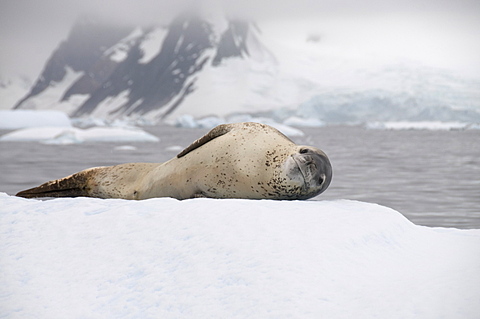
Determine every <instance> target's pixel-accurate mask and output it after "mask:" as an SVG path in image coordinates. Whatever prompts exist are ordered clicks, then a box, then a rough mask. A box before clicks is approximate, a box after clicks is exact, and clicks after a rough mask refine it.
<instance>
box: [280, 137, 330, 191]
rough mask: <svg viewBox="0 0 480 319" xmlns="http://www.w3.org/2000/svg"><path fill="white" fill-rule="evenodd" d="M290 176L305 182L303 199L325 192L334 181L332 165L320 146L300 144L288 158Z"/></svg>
mask: <svg viewBox="0 0 480 319" xmlns="http://www.w3.org/2000/svg"><path fill="white" fill-rule="evenodd" d="M287 166H288V174H287V175H288V176H289V177H290V178H291V179H293V180H297V181H300V182H301V183H303V187H304V193H303V196H302V199H307V198H311V197H314V196H317V195H319V194H321V193H323V192H324V191H325V190H326V189H327V187H328V186H329V185H330V182H331V181H332V165H331V164H330V161H329V159H328V157H327V155H326V154H325V153H324V152H323V151H321V150H319V149H318V148H315V147H311V146H299V147H298V149H297V151H296V152H295V153H293V154H292V155H291V156H290V158H289V159H288V160H287Z"/></svg>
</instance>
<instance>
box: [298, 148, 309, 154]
mask: <svg viewBox="0 0 480 319" xmlns="http://www.w3.org/2000/svg"><path fill="white" fill-rule="evenodd" d="M306 153H308V149H307V148H302V149H301V150H300V154H306Z"/></svg>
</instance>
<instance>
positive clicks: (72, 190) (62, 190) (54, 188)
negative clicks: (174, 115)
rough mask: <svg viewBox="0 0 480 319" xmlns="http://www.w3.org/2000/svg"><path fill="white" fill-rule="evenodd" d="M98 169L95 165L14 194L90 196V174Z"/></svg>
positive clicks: (35, 196) (28, 196) (33, 196)
mask: <svg viewBox="0 0 480 319" xmlns="http://www.w3.org/2000/svg"><path fill="white" fill-rule="evenodd" d="M97 169H100V167H95V168H91V169H87V170H84V171H81V172H78V173H75V174H73V175H70V176H67V177H64V178H61V179H57V180H53V181H49V182H46V183H44V184H42V185H40V186H37V187H34V188H30V189H27V190H24V191H21V192H19V193H18V194H17V195H16V196H19V197H24V198H37V197H80V196H85V197H89V196H91V195H90V194H91V192H90V191H91V189H90V186H89V180H90V176H91V174H92V172H93V171H95V170H97Z"/></svg>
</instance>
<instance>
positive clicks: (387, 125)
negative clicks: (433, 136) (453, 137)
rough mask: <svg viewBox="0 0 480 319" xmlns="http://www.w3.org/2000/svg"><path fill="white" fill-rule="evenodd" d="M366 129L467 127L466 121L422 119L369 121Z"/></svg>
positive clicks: (446, 129)
mask: <svg viewBox="0 0 480 319" xmlns="http://www.w3.org/2000/svg"><path fill="white" fill-rule="evenodd" d="M366 127H367V128H368V129H374V130H431V131H450V130H464V129H466V128H468V127H469V124H468V123H461V122H438V121H433V122H432V121H422V122H409V121H399V122H370V123H367V124H366Z"/></svg>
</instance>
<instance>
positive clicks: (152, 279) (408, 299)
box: [0, 193, 480, 319]
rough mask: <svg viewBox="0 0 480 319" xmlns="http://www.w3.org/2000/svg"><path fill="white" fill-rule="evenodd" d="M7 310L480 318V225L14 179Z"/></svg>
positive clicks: (2, 286) (1, 243) (4, 248)
mask: <svg viewBox="0 0 480 319" xmlns="http://www.w3.org/2000/svg"><path fill="white" fill-rule="evenodd" d="M0 254H1V255H0V257H1V258H0V269H1V271H0V274H1V275H0V309H1V310H0V317H2V318H179V317H181V318H449V319H450V318H462V319H464V318H478V314H479V313H480V303H479V302H478V297H479V296H480V230H459V229H447V228H429V227H424V226H417V225H414V224H412V223H411V222H409V221H408V220H407V219H406V218H405V217H404V216H402V215H401V214H400V213H398V212H396V211H394V210H392V209H389V208H386V207H382V206H379V205H375V204H369V203H363V202H356V201H349V200H337V201H271V200H261V201H260V200H214V199H193V200H184V201H178V200H175V199H170V198H159V199H150V200H144V201H126V200H113V199H110V200H102V199H89V198H75V199H71V198H66V199H55V200H48V201H38V200H31V199H30V200H28V199H23V198H17V197H13V196H8V195H6V194H4V193H0Z"/></svg>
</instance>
